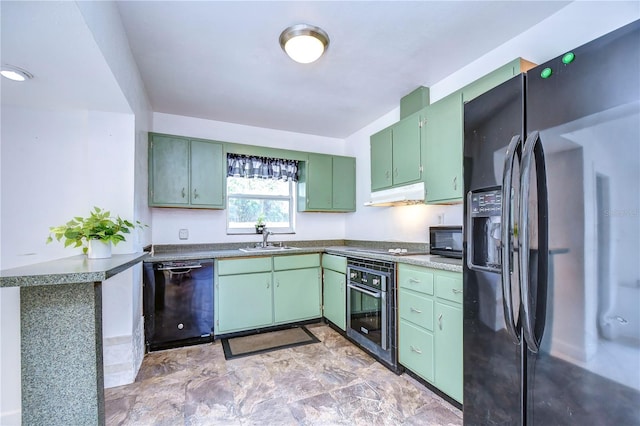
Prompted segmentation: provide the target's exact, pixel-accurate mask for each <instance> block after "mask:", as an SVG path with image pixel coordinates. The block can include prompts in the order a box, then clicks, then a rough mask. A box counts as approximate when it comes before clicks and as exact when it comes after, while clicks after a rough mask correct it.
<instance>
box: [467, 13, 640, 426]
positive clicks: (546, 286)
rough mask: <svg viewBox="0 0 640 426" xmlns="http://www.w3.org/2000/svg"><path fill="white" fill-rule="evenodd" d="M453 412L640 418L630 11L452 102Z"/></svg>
mask: <svg viewBox="0 0 640 426" xmlns="http://www.w3.org/2000/svg"><path fill="white" fill-rule="evenodd" d="M464 181H465V182H464V183H465V204H464V217H465V219H464V224H465V232H464V269H463V272H464V337H463V339H464V340H463V341H464V413H463V414H464V423H465V425H544V426H547V425H564V424H571V425H638V424H640V21H636V22H634V23H632V24H629V25H627V26H625V27H622V28H620V29H618V30H616V31H614V32H612V33H610V34H607V35H605V36H603V37H600V38H598V39H596V40H594V41H592V42H590V43H588V44H586V45H584V46H581V47H578V48H576V49H574V50H571V51H569V52H566V54H563V55H562V56H560V57H558V58H555V59H553V60H551V61H549V62H547V63H545V64H542V65H540V66H538V67H536V68H533V69H531V70H529V71H528V72H527V73H526V75H525V74H521V75H519V76H516V77H514V78H513V79H511V80H509V81H507V82H505V83H504V84H502V85H500V86H498V87H496V88H495V89H493V90H491V91H489V92H487V93H485V94H483V95H481V96H479V97H477V98H475V99H473V100H471V101H470V102H468V103H466V104H465V107H464Z"/></svg>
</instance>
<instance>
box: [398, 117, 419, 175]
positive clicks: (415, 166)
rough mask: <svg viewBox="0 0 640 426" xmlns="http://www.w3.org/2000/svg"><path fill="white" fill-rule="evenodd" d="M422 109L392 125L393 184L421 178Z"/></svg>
mask: <svg viewBox="0 0 640 426" xmlns="http://www.w3.org/2000/svg"><path fill="white" fill-rule="evenodd" d="M423 117H424V110H421V111H419V112H416V113H414V114H411V115H410V116H408V117H407V118H404V119H402V120H400V121H399V122H398V123H396V124H395V125H394V126H393V149H392V158H393V186H399V185H405V184H407V183H413V182H417V181H419V180H420V179H421V178H422V155H421V152H422V143H421V137H420V136H421V132H420V129H421V128H422V119H423Z"/></svg>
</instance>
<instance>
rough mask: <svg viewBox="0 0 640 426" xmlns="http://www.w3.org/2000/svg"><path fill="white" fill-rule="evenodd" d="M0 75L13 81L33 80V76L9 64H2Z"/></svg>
mask: <svg viewBox="0 0 640 426" xmlns="http://www.w3.org/2000/svg"><path fill="white" fill-rule="evenodd" d="M0 75H2V76H3V77H5V78H8V79H9V80H13V81H26V80H29V79H32V78H33V74H31V73H30V72H29V71H27V70H23V69H22V68H18V67H16V66H14V65H9V64H2V69H0Z"/></svg>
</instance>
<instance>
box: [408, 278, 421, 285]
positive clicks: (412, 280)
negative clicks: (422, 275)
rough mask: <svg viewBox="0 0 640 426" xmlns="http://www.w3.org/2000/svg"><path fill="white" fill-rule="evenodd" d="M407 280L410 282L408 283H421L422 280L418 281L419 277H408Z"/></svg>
mask: <svg viewBox="0 0 640 426" xmlns="http://www.w3.org/2000/svg"><path fill="white" fill-rule="evenodd" d="M409 282H410V283H415V284H418V283H421V282H422V281H420V280H419V279H417V278H413V277H410V278H409Z"/></svg>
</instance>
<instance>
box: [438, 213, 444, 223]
mask: <svg viewBox="0 0 640 426" xmlns="http://www.w3.org/2000/svg"><path fill="white" fill-rule="evenodd" d="M443 223H444V213H440V214H438V225H442V224H443Z"/></svg>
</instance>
